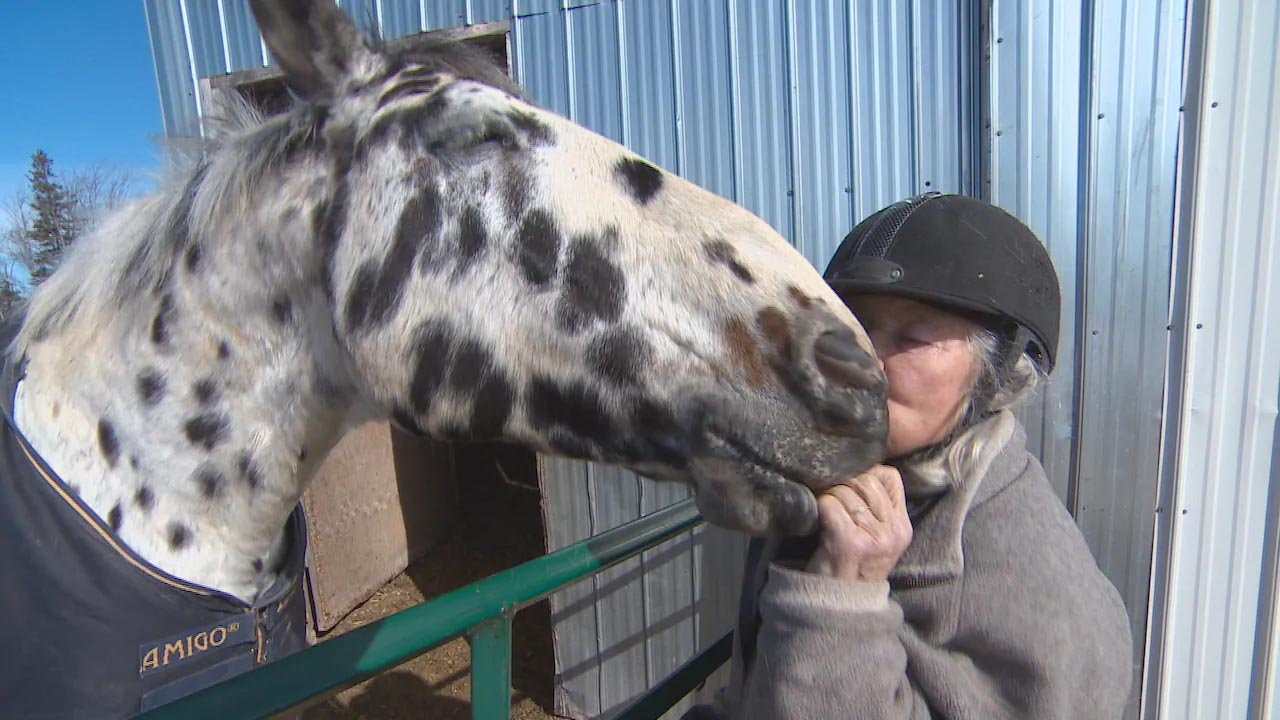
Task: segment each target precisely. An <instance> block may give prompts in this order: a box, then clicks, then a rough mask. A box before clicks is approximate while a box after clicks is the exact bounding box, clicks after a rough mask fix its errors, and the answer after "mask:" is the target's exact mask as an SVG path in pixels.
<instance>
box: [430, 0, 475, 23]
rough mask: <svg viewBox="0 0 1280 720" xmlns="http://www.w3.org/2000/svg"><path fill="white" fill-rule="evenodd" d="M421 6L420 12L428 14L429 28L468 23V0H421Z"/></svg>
mask: <svg viewBox="0 0 1280 720" xmlns="http://www.w3.org/2000/svg"><path fill="white" fill-rule="evenodd" d="M419 8H420V10H419V12H421V13H422V14H424V15H425V16H426V21H425V25H426V26H427V30H442V29H444V28H451V27H458V26H460V25H466V24H467V2H466V0H419Z"/></svg>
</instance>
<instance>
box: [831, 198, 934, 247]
mask: <svg viewBox="0 0 1280 720" xmlns="http://www.w3.org/2000/svg"><path fill="white" fill-rule="evenodd" d="M941 194H942V193H936V192H932V193H925V194H924V195H917V196H915V197H913V198H909V199H907V200H903V201H902V202H897V203H894V204H893V205H890V206H889V207H887V208H885V210H884V212H882V213H880V218H879V219H878V220H876V222H875V224H874V225H872V226H871V227H870V228H869V229H868V230H867V232H866V234H865V235H863V236H862V239H861V240H860V241H859V242H858V246H857V247H856V248H854V250H853V254H854V255H855V256H860V257H868V256H869V257H880V258H882V257H884V256H885V255H887V254H888V252H889V248H891V247H893V241H894V240H895V239H896V238H897V237H898V231H899V230H901V229H902V226H903V225H905V224H906V222H907V218H909V217H911V213H913V212H915V211H916V210H917V209H919V208H920V206H921V205H924V204H925V203H927V202H929V201H930V200H932V199H933V198H935V197H938V196H939V195H941Z"/></svg>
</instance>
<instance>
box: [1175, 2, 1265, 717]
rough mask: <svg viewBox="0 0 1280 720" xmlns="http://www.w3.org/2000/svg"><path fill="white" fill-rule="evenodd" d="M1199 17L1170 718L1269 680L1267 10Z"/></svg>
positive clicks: (1228, 710)
mask: <svg viewBox="0 0 1280 720" xmlns="http://www.w3.org/2000/svg"><path fill="white" fill-rule="evenodd" d="M1207 13H1208V21H1207V23H1206V24H1205V28H1206V35H1205V38H1204V47H1205V56H1204V75H1203V82H1204V86H1203V97H1202V100H1201V102H1200V104H1199V106H1198V107H1197V108H1195V113H1196V115H1197V116H1198V119H1199V136H1198V138H1197V141H1198V148H1197V153H1198V156H1197V164H1196V174H1195V178H1194V185H1193V187H1192V189H1191V196H1190V197H1185V198H1183V200H1184V204H1183V206H1182V207H1183V208H1184V210H1183V212H1185V217H1186V218H1187V222H1188V223H1189V225H1190V227H1191V233H1192V239H1191V243H1192V251H1191V253H1190V257H1191V260H1190V267H1189V268H1187V273H1186V275H1185V277H1186V278H1187V284H1186V286H1185V288H1186V292H1187V294H1188V317H1187V321H1186V326H1185V327H1183V328H1181V329H1182V330H1183V331H1184V332H1185V337H1186V347H1185V353H1186V355H1185V357H1186V374H1185V380H1184V383H1185V384H1184V405H1183V407H1181V408H1180V411H1181V419H1182V431H1181V433H1180V437H1178V442H1179V447H1178V451H1177V455H1176V460H1175V462H1176V481H1177V488H1176V493H1177V494H1176V501H1177V507H1176V510H1177V513H1178V514H1177V515H1176V516H1175V524H1174V528H1173V536H1172V552H1171V557H1170V578H1169V587H1170V596H1169V605H1168V615H1167V618H1166V625H1165V627H1164V631H1165V651H1164V663H1165V664H1164V667H1163V668H1162V677H1161V683H1160V686H1161V698H1160V705H1161V716H1162V717H1168V718H1183V717H1185V718H1197V717H1245V716H1246V713H1247V711H1248V703H1249V695H1250V684H1251V683H1253V682H1258V683H1267V684H1269V685H1271V686H1272V687H1274V683H1275V675H1274V673H1275V672H1276V666H1275V665H1274V664H1272V665H1271V666H1270V667H1268V668H1256V669H1255V668H1251V665H1252V661H1253V659H1254V656H1255V655H1254V654H1255V645H1256V644H1258V643H1261V642H1265V638H1266V636H1267V634H1268V633H1270V632H1271V631H1272V628H1266V627H1259V626H1258V624H1257V617H1258V611H1259V607H1260V602H1259V600H1260V598H1259V589H1260V586H1261V578H1262V576H1263V575H1264V573H1266V572H1267V571H1269V570H1274V568H1264V567H1263V566H1262V559H1263V557H1264V548H1263V547H1262V545H1263V539H1264V538H1265V537H1267V533H1266V532H1265V530H1266V522H1267V516H1266V512H1267V508H1268V506H1269V503H1268V502H1267V493H1268V488H1269V487H1273V486H1274V484H1275V483H1276V481H1277V480H1278V478H1277V477H1276V476H1275V463H1276V456H1277V453H1278V452H1280V447H1278V446H1277V444H1276V443H1277V438H1276V433H1277V397H1278V396H1280V292H1278V291H1277V287H1280V176H1277V174H1276V172H1275V168H1277V167H1280V77H1278V76H1277V68H1278V67H1280V53H1277V47H1280V13H1278V12H1277V6H1276V5H1275V3H1273V2H1269V1H1268V0H1244V1H1242V2H1239V3H1211V4H1209V5H1208V9H1207ZM1272 551H1274V548H1273V549H1272ZM1271 659H1272V660H1274V658H1271ZM1251 670H1253V672H1251ZM1255 672H1256V673H1257V674H1255ZM1266 673H1270V676H1269V677H1267V676H1266V675H1265V674H1266ZM1269 702H1270V704H1271V706H1272V707H1274V704H1275V702H1276V699H1275V696H1274V695H1273V696H1271V698H1270V699H1269Z"/></svg>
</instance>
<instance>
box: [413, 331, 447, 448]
mask: <svg viewBox="0 0 1280 720" xmlns="http://www.w3.org/2000/svg"><path fill="white" fill-rule="evenodd" d="M452 344H453V332H452V331H451V330H450V329H449V328H448V326H446V325H445V324H444V323H442V322H431V321H428V322H426V323H423V324H422V326H421V327H419V328H418V331H417V333H416V342H415V343H414V351H413V352H414V371H413V380H412V382H411V383H410V385H409V402H410V404H411V406H412V407H413V410H414V412H416V413H417V414H418V415H425V414H426V413H427V411H428V410H430V408H431V403H432V402H433V401H434V400H435V396H436V391H437V390H438V389H439V388H440V384H441V383H443V382H444V376H445V372H446V371H447V370H448V367H449V365H448V363H449V350H450V347H451V346H452ZM408 427H410V428H412V427H413V426H412V425H411V426H408Z"/></svg>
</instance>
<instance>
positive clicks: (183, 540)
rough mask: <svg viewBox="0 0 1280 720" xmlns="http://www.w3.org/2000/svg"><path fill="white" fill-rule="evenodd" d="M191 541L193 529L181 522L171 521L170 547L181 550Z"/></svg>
mask: <svg viewBox="0 0 1280 720" xmlns="http://www.w3.org/2000/svg"><path fill="white" fill-rule="evenodd" d="M190 542H191V531H190V530H188V529H187V526H186V525H183V524H182V523H180V522H171V523H169V549H170V550H181V549H182V548H184V547H186V546H187V545H188V544H189V543H190Z"/></svg>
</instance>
